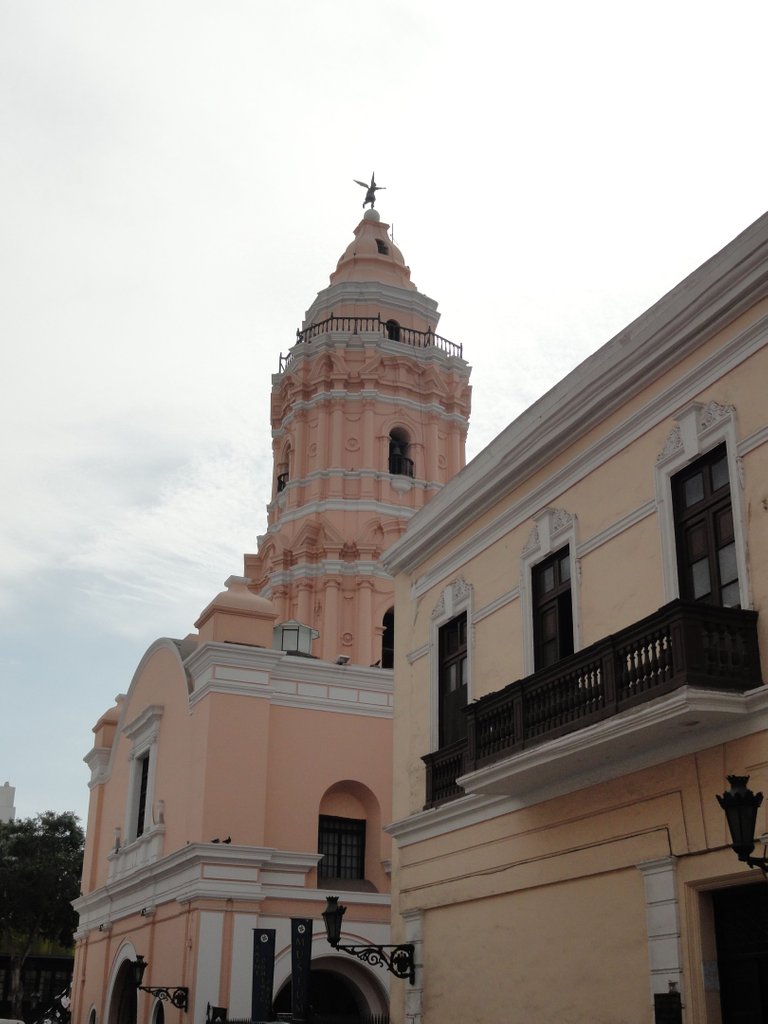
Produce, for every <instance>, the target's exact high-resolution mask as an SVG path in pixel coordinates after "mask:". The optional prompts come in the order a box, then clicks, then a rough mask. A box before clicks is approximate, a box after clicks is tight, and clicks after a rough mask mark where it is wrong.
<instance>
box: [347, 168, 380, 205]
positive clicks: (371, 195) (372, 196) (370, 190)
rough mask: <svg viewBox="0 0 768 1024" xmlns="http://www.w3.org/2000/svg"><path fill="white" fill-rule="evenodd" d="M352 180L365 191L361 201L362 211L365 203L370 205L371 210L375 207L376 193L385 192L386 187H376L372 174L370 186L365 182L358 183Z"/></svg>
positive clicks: (355, 179)
mask: <svg viewBox="0 0 768 1024" xmlns="http://www.w3.org/2000/svg"><path fill="white" fill-rule="evenodd" d="M352 180H353V181H354V182H355V184H356V185H362V186H363V188H364V189H365V199H364V200H363V209H365V207H366V204H367V203H370V204H371V209H373V208H374V206H375V205H376V193H377V192H381V191H382V190H385V189H386V187H387V186H386V185H377V184H376V178H375V177H374V175H373V174H372V175H371V184H370V185H369V184H368V183H367V182H365V181H358V180H357V178H353V179H352Z"/></svg>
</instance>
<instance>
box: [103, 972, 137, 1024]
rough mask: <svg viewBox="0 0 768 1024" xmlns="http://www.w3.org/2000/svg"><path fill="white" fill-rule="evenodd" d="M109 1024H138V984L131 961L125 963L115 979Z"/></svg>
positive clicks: (110, 1002)
mask: <svg viewBox="0 0 768 1024" xmlns="http://www.w3.org/2000/svg"><path fill="white" fill-rule="evenodd" d="M108 1024H136V982H135V981H134V979H133V971H132V969H131V964H130V961H129V960H124V961H123V963H122V964H121V965H120V970H119V971H118V972H117V977H116V978H115V984H114V986H113V988H112V998H111V999H110V1001H109V1017H108Z"/></svg>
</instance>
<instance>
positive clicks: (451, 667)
mask: <svg viewBox="0 0 768 1024" xmlns="http://www.w3.org/2000/svg"><path fill="white" fill-rule="evenodd" d="M438 643H439V654H438V657H439V665H438V742H439V745H440V746H441V747H447V746H449V745H450V744H451V743H455V742H456V741H457V740H460V739H463V738H464V737H465V736H466V734H467V719H466V716H465V714H464V708H465V707H466V704H467V613H466V612H463V613H462V614H461V615H457V616H456V618H454V619H451V621H450V622H446V624H445V625H444V626H441V627H440V632H439V639H438Z"/></svg>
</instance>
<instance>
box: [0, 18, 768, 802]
mask: <svg viewBox="0 0 768 1024" xmlns="http://www.w3.org/2000/svg"><path fill="white" fill-rule="evenodd" d="M767 35H768V7H767V6H766V4H765V3H764V0H760V2H752V0H742V2H740V3H739V4H733V5H730V7H729V8H728V9H726V7H725V6H724V5H723V4H722V3H718V4H715V3H710V2H701V0H698V2H696V3H692V2H688V0H679V2H675V0H665V2H664V3H655V2H646V3H644V4H633V5H629V4H622V3H617V2H616V0H612V2H610V3H609V2H606V3H597V2H591V0H585V2H580V3H574V2H573V0H569V2H560V0H555V2H550V3H540V4H531V3H519V2H507V3H502V2H500V0H496V2H493V3H492V2H489V0H475V2H474V3H472V4H469V3H463V4H458V3H452V2H448V0H410V2H407V0H377V2H376V3H365V2H356V3H353V2H351V0H273V2H271V3H268V2H266V0H250V2H245V0H208V2H202V0H130V2H128V0H111V2H108V3H105V2H104V0H94V2H86V0H71V2H67V0H0V181H1V182H2V193H1V194H2V204H1V205H0V209H1V210H2V213H1V217H2V222H1V223H0V288H1V289H2V300H1V301H0V338H2V354H3V363H2V373H1V374H0V417H1V418H2V427H1V429H2V438H3V442H4V443H3V445H2V465H1V470H2V482H3V496H2V501H1V502H0V616H1V617H0V622H1V623H2V626H1V627H0V628H1V630H2V635H1V636H0V657H1V658H2V664H1V665H0V724H1V727H2V742H0V784H2V782H4V781H5V779H6V778H7V779H8V780H9V781H10V782H11V784H12V785H15V786H16V787H17V792H16V805H17V810H18V813H19V814H20V815H30V814H34V813H37V812H38V811H43V810H46V809H49V808H51V809H54V810H59V811H61V810H68V809H73V810H75V811H76V812H77V813H78V814H80V815H81V816H82V817H83V818H84V817H85V812H86V807H87V799H88V790H87V779H88V771H87V769H86V767H85V766H84V765H83V764H82V760H81V759H82V757H83V755H84V754H85V753H86V752H87V751H88V750H89V748H90V747H91V744H92V734H91V731H90V730H91V727H92V726H93V724H94V722H95V721H96V719H97V717H98V716H99V715H100V714H101V713H102V712H103V711H104V710H105V709H106V708H107V707H109V706H110V705H111V704H112V700H113V697H114V695H115V694H116V693H118V692H121V691H124V690H126V689H127V687H128V684H129V683H130V679H131V676H132V673H133V670H134V668H135V667H136V665H137V663H138V661H139V659H140V657H141V655H142V653H143V651H144V650H145V648H146V647H147V646H148V644H149V643H150V642H151V641H152V640H153V639H155V638H156V637H157V636H161V635H169V636H184V635H185V634H186V633H187V632H190V631H191V629H192V623H193V622H194V620H195V618H196V617H197V615H198V614H199V612H200V611H201V610H202V608H203V607H204V606H205V605H206V604H207V602H208V601H209V599H210V598H211V597H212V596H213V594H215V593H216V592H217V591H218V590H220V589H221V588H222V584H223V581H224V579H226V577H227V576H228V575H229V574H230V573H232V572H235V573H239V572H240V571H241V568H242V553H243V551H245V550H254V549H255V546H256V538H257V536H258V535H259V534H260V533H262V532H263V531H264V529H265V525H266V517H265V505H266V501H267V498H268V492H269V479H270V471H271V463H270V437H269V388H270V383H271V381H270V375H271V373H273V372H274V371H275V369H276V368H277V363H278V357H279V354H280V352H281V351H283V352H285V351H287V350H288V348H289V347H290V345H291V342H292V339H293V337H294V331H295V329H296V327H297V326H299V324H300V322H301V320H302V316H303V313H304V311H305V309H306V308H307V307H308V306H309V304H310V302H311V301H312V299H313V298H314V296H315V294H316V293H317V291H318V290H319V289H321V288H323V287H325V285H326V284H327V283H328V275H329V274H330V272H331V271H332V270H333V269H334V267H335V264H336V260H337V259H338V257H339V256H340V254H341V253H342V251H343V250H344V248H345V247H346V245H347V243H348V242H349V241H350V239H351V237H352V232H353V229H354V227H355V225H356V224H357V222H358V220H359V218H360V215H361V213H362V209H361V203H362V198H363V196H362V189H360V188H359V187H358V186H357V185H355V184H353V181H352V179H353V178H361V179H367V178H369V177H370V174H371V171H372V170H375V171H376V178H377V181H378V182H380V183H381V184H382V185H384V186H386V189H387V191H385V192H381V193H379V200H378V203H377V209H379V210H380V212H381V215H382V218H383V219H384V220H386V221H388V222H390V223H392V224H393V225H394V233H395V240H396V242H397V244H398V245H399V246H400V248H401V249H402V250H403V252H404V255H405V258H406V261H407V262H408V263H409V265H410V266H411V268H412V272H413V280H414V281H415V282H416V284H417V285H418V287H419V288H420V289H421V290H422V291H425V292H426V293H427V294H428V295H430V296H432V297H433V298H435V299H437V300H438V302H439V303H440V309H441V311H442V314H443V315H442V320H441V323H440V328H439V330H440V333H441V334H443V335H445V336H446V337H448V338H450V339H451V340H452V341H460V342H463V343H464V354H465V357H466V358H467V359H468V361H469V362H470V363H471V364H472V366H473V385H474V395H473V405H474V411H473V415H472V426H471V428H470V437H469V445H468V453H469V455H470V456H471V455H474V454H476V453H477V452H478V451H479V450H480V449H481V448H482V447H483V446H484V445H485V444H486V443H487V442H488V441H489V440H490V439H491V438H492V437H493V436H494V435H495V434H496V433H498V431H499V430H501V428H502V427H504V426H505V425H506V423H507V422H508V421H509V420H510V419H512V418H513V417H514V416H515V415H517V414H518V413H519V412H520V411H522V409H523V408H524V407H525V406H526V405H528V404H529V403H530V402H531V401H533V400H534V399H535V398H536V397H538V396H539V395H540V394H541V393H542V392H543V391H545V390H546V389H547V388H548V387H550V386H551V385H552V384H553V383H555V381H556V380H558V379H559V378H560V377H561V376H563V375H564V374H565V373H566V372H567V371H568V370H570V369H571V368H572V367H573V366H574V365H575V364H576V363H577V362H579V361H580V360H581V359H582V358H584V357H585V356H586V355H588V354H589V353H590V352H592V351H593V350H594V349H595V348H597V347H598V346H599V345H601V344H603V343H604V342H605V341H607V340H608V339H609V338H610V337H611V336H612V335H613V334H615V333H616V332H617V331H618V330H620V329H621V328H622V327H623V326H625V325H626V324H627V323H628V322H629V321H631V320H632V319H634V318H635V317H636V316H637V315H638V314H639V313H641V312H642V311H643V310H644V309H645V308H647V306H648V305H650V304H651V303H652V302H653V301H655V300H656V299H657V298H659V297H660V296H661V295H662V294H663V293H664V292H666V291H667V290H669V288H671V287H672V286H673V285H675V284H676V283H677V282H678V281H679V280H680V279H681V278H682V277H684V276H686V275H687V274H688V273H690V272H691V271H692V270H694V269H695V268H696V267H697V266H698V265H699V264H701V263H702V262H703V261H704V260H705V259H707V258H708V257H710V256H711V255H713V254H714V253H715V252H716V251H717V250H718V249H720V248H721V247H722V246H723V245H725V244H726V243H727V242H728V241H729V240H730V239H731V238H732V237H733V236H734V235H736V234H737V233H738V232H739V231H741V230H742V229H743V228H745V227H746V226H747V225H748V224H749V223H751V222H752V221H753V220H754V219H755V218H756V217H758V216H759V215H760V214H761V213H763V212H764V210H765V208H766V205H768V203H767V201H766V187H765V184H766V180H767V175H766V156H767V155H768V143H767V142H766V138H767V133H766V82H765V39H766V36H767ZM505 682H508V680H500V681H499V683H500V685H502V684H503V683H505Z"/></svg>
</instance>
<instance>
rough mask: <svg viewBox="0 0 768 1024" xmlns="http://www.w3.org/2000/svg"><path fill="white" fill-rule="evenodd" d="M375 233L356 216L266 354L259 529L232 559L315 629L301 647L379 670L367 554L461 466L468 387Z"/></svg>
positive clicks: (466, 370) (386, 605)
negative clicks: (350, 232)
mask: <svg viewBox="0 0 768 1024" xmlns="http://www.w3.org/2000/svg"><path fill="white" fill-rule="evenodd" d="M388 228H389V225H388V224H384V223H382V221H381V220H380V217H379V214H378V212H377V211H376V210H374V209H370V210H368V211H366V213H365V215H364V217H363V219H362V221H361V222H360V224H358V226H357V228H356V229H355V237H354V240H353V241H352V242H351V243H350V244H349V245H348V246H347V249H346V250H345V252H344V253H343V255H342V256H341V258H340V260H339V262H338V265H337V267H336V270H335V271H334V273H333V274H331V278H330V284H329V285H328V287H327V288H324V289H323V290H322V291H321V292H320V293H319V294H318V295H317V297H316V299H315V301H314V302H313V303H312V305H311V306H310V308H309V309H308V310H307V313H306V316H305V319H304V323H303V326H302V329H301V330H300V331H298V332H297V339H296V344H295V345H294V346H293V348H291V350H290V351H289V353H288V355H287V356H281V357H280V370H279V372H278V373H277V374H275V375H274V376H273V378H272V437H273V457H274V479H273V490H272V500H271V501H270V504H269V506H268V528H267V532H266V534H265V535H264V536H262V537H260V538H259V543H258V552H257V553H256V554H251V555H246V556H245V574H246V576H247V577H248V578H249V580H250V586H251V588H252V589H255V590H257V591H258V592H259V593H260V594H261V595H263V596H264V597H267V598H269V599H270V600H271V601H272V602H273V604H274V606H275V608H276V609H277V611H278V622H279V623H283V622H286V621H292V622H298V623H301V624H302V625H304V626H307V627H310V629H311V630H313V631H315V632H316V634H317V636H316V639H315V641H314V644H313V646H312V649H311V653H312V654H313V655H314V656H316V657H320V658H322V659H324V660H327V661H336V660H338V659H339V658H343V659H347V660H349V661H350V662H351V663H353V664H359V665H377V664H383V665H384V666H385V667H388V666H390V665H391V642H392V639H391V638H392V629H393V613H392V606H393V604H394V583H393V580H392V578H391V577H390V576H389V574H388V573H387V572H385V570H384V569H383V567H382V566H381V564H380V562H379V559H380V556H381V554H382V553H383V552H384V551H385V550H386V548H387V547H388V546H389V545H390V544H391V543H392V542H393V541H394V540H396V539H397V538H398V537H399V536H400V535H401V534H402V532H403V531H404V530H405V527H406V525H407V523H408V520H409V519H410V518H411V516H412V515H413V514H414V513H415V512H417V511H418V510H419V509H420V508H421V507H422V506H423V505H424V504H426V502H427V501H429V499H430V498H431V497H432V496H433V495H434V494H436V493H437V491H439V490H440V488H441V487H442V486H443V485H444V484H445V483H447V482H448V480H450V479H451V477H453V476H454V475H455V474H456V473H457V472H458V471H459V470H460V469H461V468H462V466H463V465H464V462H465V454H464V447H465V441H466V435H467V426H468V421H469V411H470V392H471V388H470V386H469V374H470V367H469V366H468V364H467V363H466V362H465V361H464V359H463V358H462V350H461V346H460V345H456V344H454V343H452V342H450V341H447V340H446V339H445V338H441V337H440V336H439V335H438V334H437V333H436V328H437V322H438V319H439V313H438V312H437V303H436V302H435V301H434V300H433V299H430V298H428V297H427V296H426V295H423V294H422V293H421V292H419V291H418V289H417V288H416V286H415V285H414V284H413V282H412V281H411V273H410V269H409V268H408V267H407V266H406V265H405V261H404V259H403V256H402V253H401V252H400V250H399V249H398V248H397V246H396V245H395V244H394V243H393V242H392V240H391V238H390V237H389V233H388Z"/></svg>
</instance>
